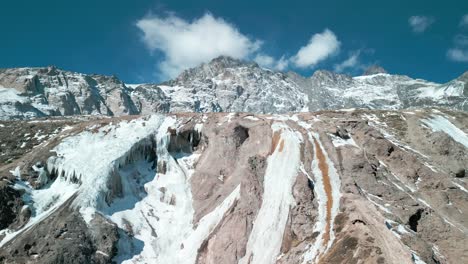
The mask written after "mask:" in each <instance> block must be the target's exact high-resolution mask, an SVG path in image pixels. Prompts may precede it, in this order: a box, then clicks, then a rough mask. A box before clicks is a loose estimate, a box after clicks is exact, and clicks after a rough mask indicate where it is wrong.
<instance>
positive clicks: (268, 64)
mask: <svg viewBox="0 0 468 264" xmlns="http://www.w3.org/2000/svg"><path fill="white" fill-rule="evenodd" d="M254 61H255V62H256V63H258V64H259V65H260V66H262V67H264V68H269V69H275V70H278V71H284V70H285V69H286V68H287V67H288V65H289V60H288V59H287V58H285V57H284V56H282V57H281V58H280V59H279V60H276V59H275V58H273V57H271V56H269V55H265V54H262V53H259V54H257V55H256V56H255V58H254Z"/></svg>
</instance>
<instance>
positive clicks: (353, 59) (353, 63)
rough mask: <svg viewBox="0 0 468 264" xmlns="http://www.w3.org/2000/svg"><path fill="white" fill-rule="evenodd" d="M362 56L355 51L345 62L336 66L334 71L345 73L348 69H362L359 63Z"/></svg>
mask: <svg viewBox="0 0 468 264" xmlns="http://www.w3.org/2000/svg"><path fill="white" fill-rule="evenodd" d="M360 54H361V51H360V50H358V51H355V52H353V53H351V55H350V56H349V57H348V58H347V59H346V60H344V61H343V62H341V63H338V64H335V66H334V69H335V71H336V72H343V71H344V70H346V69H355V68H357V67H360V63H359V55H360Z"/></svg>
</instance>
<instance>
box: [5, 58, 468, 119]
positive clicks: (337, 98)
mask: <svg viewBox="0 0 468 264" xmlns="http://www.w3.org/2000/svg"><path fill="white" fill-rule="evenodd" d="M467 101H468V73H465V74H464V75H462V76H461V77H459V78H457V79H455V80H453V81H450V82H448V83H445V84H437V83H433V82H428V81H425V80H420V79H412V78H410V77H408V76H402V75H391V74H388V73H385V70H383V69H382V68H379V67H372V68H371V69H369V70H368V71H366V75H363V76H357V77H351V76H348V75H344V74H337V73H333V72H329V71H322V70H319V71H316V72H315V73H314V74H313V75H312V76H311V77H303V76H300V75H298V74H296V73H293V72H288V73H281V72H275V71H271V70H268V69H264V68H261V67H259V66H258V65H257V64H256V63H248V62H242V61H239V60H235V59H232V58H229V57H219V58H216V59H213V60H212V61H211V62H209V63H206V64H202V65H200V66H198V67H196V68H193V69H189V70H186V71H184V72H183V73H182V74H181V75H180V76H179V77H177V78H176V79H174V80H171V81H168V82H165V83H162V84H141V85H126V84H124V83H123V82H122V81H120V80H119V79H118V78H117V77H109V76H102V75H86V74H80V73H74V72H69V71H63V70H60V69H57V68H55V67H48V68H14V69H3V70H0V119H22V118H31V117H41V116H57V115H108V116H120V115H129V114H130V115H132V114H149V113H156V112H157V113H169V112H252V113H287V112H303V111H316V110H324V109H342V108H371V109H402V108H421V107H445V108H449V109H458V110H463V111H468V103H467Z"/></svg>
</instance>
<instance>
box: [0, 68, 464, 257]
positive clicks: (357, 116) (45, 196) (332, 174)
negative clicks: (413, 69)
mask: <svg viewBox="0 0 468 264" xmlns="http://www.w3.org/2000/svg"><path fill="white" fill-rule="evenodd" d="M205 67H207V66H205ZM243 67H244V66H243ZM249 67H250V66H249ZM251 67H256V66H251ZM259 71H261V72H262V73H265V74H266V73H269V72H268V71H264V70H260V69H259ZM186 74H188V75H187V76H193V75H195V74H191V73H190V72H187V73H186ZM197 74H200V76H202V75H201V73H197ZM247 75H248V74H247ZM36 76H37V75H36ZM43 76H45V75H43ZM52 76H53V77H51V78H50V79H49V80H58V79H60V78H62V77H57V76H61V75H52ZM183 76H184V75H182V77H180V78H179V79H177V80H175V81H173V82H170V83H167V84H165V85H166V86H165V87H163V88H161V89H162V90H163V91H164V93H165V94H166V93H167V94H169V92H168V91H169V89H170V88H167V87H179V86H178V85H185V84H184V78H185V77H183ZM217 76H218V75H217ZM269 76H277V77H278V78H279V79H281V76H285V75H282V74H279V73H271V75H269ZM371 76H372V77H359V78H350V79H343V80H341V79H339V78H337V80H336V81H345V82H347V80H348V81H351V82H353V83H354V82H360V83H369V85H370V83H377V82H378V84H379V85H381V84H385V83H386V81H388V80H389V78H406V77H391V76H387V75H381V74H379V75H371ZM202 77H203V76H202ZM202 77H200V78H202ZM205 77H206V76H204V77H203V78H205ZM250 77H252V78H256V77H255V76H250ZM33 78H36V80H39V81H36V82H33V84H30V85H28V86H22V87H28V89H27V91H25V92H26V93H29V92H31V93H34V92H36V91H37V90H41V88H40V87H41V86H40V85H38V84H39V83H42V82H41V81H40V80H41V79H40V78H39V77H33ZM55 78H57V79H55ZM80 78H81V77H80ZM82 78H83V79H82V80H86V77H84V76H83V77H82ZM187 78H189V77H187ZM271 78H273V77H271ZM275 78H276V77H275ZM285 78H286V79H283V81H285V82H287V80H289V79H288V78H289V77H285ZM316 78H318V77H317V76H315V77H313V78H312V79H316ZM63 80H64V79H63ZM67 80H68V82H69V84H71V83H72V82H71V81H70V80H69V79H67ZM88 81H89V82H88V83H92V82H91V81H90V80H88ZM113 82H114V83H115V85H116V87H118V88H115V90H112V91H111V90H107V91H109V94H114V95H115V96H116V97H115V98H124V96H121V94H120V95H119V93H120V92H121V91H126V89H129V90H128V91H132V90H130V89H136V88H128V87H126V86H125V85H123V84H122V83H120V82H118V81H117V80H115V79H114V80H113ZM324 82H325V81H324ZM418 82H419V81H418ZM421 82H422V81H421ZM215 84H216V83H215V82H213V85H215ZM219 85H220V83H217V84H216V87H219ZM376 85H377V84H376ZM34 87H35V88H34ZM77 87H82V86H77ZM93 87H95V88H96V89H97V90H94V91H102V90H100V89H104V88H102V87H101V88H100V86H98V85H95V86H93ZM297 87H299V85H298V86H297ZM434 87H436V86H434ZM19 88H20V87H17V89H19ZM34 89H36V90H34ZM77 89H78V88H77ZM181 89H182V88H181ZM184 89H185V88H184ZM243 89H244V90H243V92H242V93H241V95H240V97H242V96H243V95H245V93H247V91H248V89H250V88H247V87H246V86H243ZM259 89H260V88H259ZM415 89H416V90H417V89H419V88H415ZM434 89H435V88H434ZM78 90H79V89H78ZM215 90H216V89H215ZM17 91H20V90H17ZM43 91H44V94H45V93H46V91H49V90H48V89H46V88H44V90H43ZM85 91H86V88H82V92H83V94H86V92H85ZM133 91H134V90H133ZM174 92H176V91H175V90H174ZM39 93H41V92H39ZM131 94H132V93H131V92H130V95H129V96H130V98H131ZM196 94H198V92H197V93H195V94H194V95H196ZM89 96H91V97H90V98H96V100H97V101H99V100H101V99H102V100H104V96H103V94H102V93H98V92H97V93H96V94H94V95H89ZM93 96H95V97H93ZM64 98H68V97H67V96H65V95H64ZM76 98H77V97H75V100H77V99H76ZM107 98H108V99H109V98H110V96H109V97H107ZM273 100H274V99H273ZM93 102H94V101H93ZM99 102H101V103H100V104H98V105H100V106H101V107H100V108H99V109H100V110H99V111H104V112H105V111H111V112H112V113H114V114H116V113H124V112H125V110H124V109H127V110H126V111H127V112H128V113H131V111H133V110H131V109H133V108H131V107H128V108H125V107H126V106H124V105H119V104H116V105H114V106H112V105H110V104H108V103H106V104H104V102H107V101H105V100H104V101H99ZM129 102H130V101H129ZM256 103H258V102H256ZM310 103H312V101H309V102H307V101H304V104H310ZM260 104H261V103H260ZM90 105H93V104H90ZM129 105H130V104H129ZM133 105H134V106H135V107H136V109H138V107H137V106H136V105H135V104H133ZM246 105H247V104H246ZM94 106H96V105H94ZM94 106H93V107H94ZM201 106H202V104H201V105H200V107H201ZM93 107H91V108H89V109H90V110H89V111H91V112H92V111H98V110H97V109H98V108H93ZM284 107H285V108H284V109H287V108H288V106H287V105H284ZM296 107H297V105H296ZM78 109H79V111H83V110H82V108H81V106H80V104H78V107H77V108H76V111H78ZM91 109H94V110H91ZM108 109H109V110H108ZM73 111H75V110H73ZM119 111H120V112H119ZM0 126H1V129H0V133H1V135H0V146H1V150H2V153H0V157H1V159H2V162H0V176H1V177H2V180H1V181H0V230H1V231H0V263H111V262H112V261H115V262H117V263H122V262H124V263H261V264H267V263H398V264H401V263H427V264H435V263H467V262H468V250H467V246H466V245H468V222H467V220H468V215H467V213H468V203H467V201H468V191H467V189H468V183H467V182H466V176H467V169H468V167H467V164H468V136H467V133H468V114H467V113H466V112H457V111H449V110H444V109H432V110H431V109H427V110H411V111H410V110H400V111H390V110H355V111H321V112H316V113H298V114H283V115H261V114H256V115H255V114H234V113H231V114H228V113H207V114H197V113H185V114H168V115H153V116H148V117H137V116H134V117H113V118H104V117H99V118H91V117H81V118H79V119H78V118H67V119H64V118H49V119H38V120H33V121H28V120H24V121H3V122H0ZM17 146H22V147H19V148H18V147H17ZM12 149H14V150H15V155H14V156H13V157H11V156H10V155H9V153H10V152H11V151H9V150H12Z"/></svg>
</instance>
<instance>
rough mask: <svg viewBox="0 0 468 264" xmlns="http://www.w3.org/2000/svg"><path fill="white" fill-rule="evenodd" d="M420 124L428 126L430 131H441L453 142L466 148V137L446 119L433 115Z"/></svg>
mask: <svg viewBox="0 0 468 264" xmlns="http://www.w3.org/2000/svg"><path fill="white" fill-rule="evenodd" d="M422 122H423V123H424V124H426V125H428V126H429V127H430V128H431V129H432V131H434V132H438V131H442V132H444V133H446V134H447V135H449V136H450V137H451V138H453V140H455V141H457V142H458V143H460V144H462V145H463V146H465V147H467V148H468V136H467V135H466V134H465V132H463V131H462V130H461V129H459V128H458V127H456V126H455V125H454V124H452V123H451V122H450V121H449V120H447V118H445V117H443V116H440V115H433V116H432V118H430V119H423V120H422Z"/></svg>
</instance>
